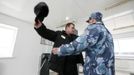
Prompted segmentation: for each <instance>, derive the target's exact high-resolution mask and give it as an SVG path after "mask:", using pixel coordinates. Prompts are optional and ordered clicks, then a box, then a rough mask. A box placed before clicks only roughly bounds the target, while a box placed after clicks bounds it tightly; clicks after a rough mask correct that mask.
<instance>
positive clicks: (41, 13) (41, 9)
mask: <svg viewBox="0 0 134 75" xmlns="http://www.w3.org/2000/svg"><path fill="white" fill-rule="evenodd" d="M34 13H35V15H36V18H35V21H36V22H38V21H37V20H40V21H41V22H42V21H43V20H44V18H45V17H47V15H48V13H49V8H48V5H47V4H46V3H45V2H39V3H38V4H37V5H36V6H35V7H34Z"/></svg>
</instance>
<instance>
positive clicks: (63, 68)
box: [34, 20, 84, 75]
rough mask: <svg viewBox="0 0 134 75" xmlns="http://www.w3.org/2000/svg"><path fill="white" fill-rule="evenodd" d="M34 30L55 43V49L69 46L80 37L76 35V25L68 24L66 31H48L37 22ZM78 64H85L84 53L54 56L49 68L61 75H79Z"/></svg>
mask: <svg viewBox="0 0 134 75" xmlns="http://www.w3.org/2000/svg"><path fill="white" fill-rule="evenodd" d="M34 28H35V30H36V31H37V33H38V34H39V35H40V36H41V37H43V38H45V39H48V40H50V41H52V42H54V45H53V47H60V46H61V45H62V44H68V43H70V42H72V41H73V40H75V39H76V38H77V37H78V36H77V35H75V34H74V31H75V25H74V24H73V23H68V24H66V27H65V31H64V30H63V31H53V30H50V29H47V28H46V26H45V25H44V24H43V23H41V22H40V21H39V20H38V22H35V24H34ZM78 63H81V64H83V63H84V62H83V57H82V53H80V54H78V55H70V56H60V57H59V56H57V55H54V54H52V55H51V59H50V66H49V68H50V69H51V70H53V71H55V72H57V73H58V74H59V75H78V70H77V64H78Z"/></svg>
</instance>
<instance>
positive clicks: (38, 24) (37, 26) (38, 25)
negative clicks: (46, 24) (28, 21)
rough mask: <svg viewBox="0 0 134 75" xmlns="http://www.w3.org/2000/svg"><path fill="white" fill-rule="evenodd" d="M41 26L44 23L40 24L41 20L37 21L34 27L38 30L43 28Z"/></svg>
mask: <svg viewBox="0 0 134 75" xmlns="http://www.w3.org/2000/svg"><path fill="white" fill-rule="evenodd" d="M41 25H42V23H41V22H40V20H37V21H35V24H34V27H35V28H36V29H38V28H40V27H41Z"/></svg>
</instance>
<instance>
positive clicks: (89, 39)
mask: <svg viewBox="0 0 134 75" xmlns="http://www.w3.org/2000/svg"><path fill="white" fill-rule="evenodd" d="M98 38H99V30H98V29H97V28H96V27H91V28H90V27H89V28H87V29H86V30H85V32H84V34H83V35H81V36H79V37H78V38H77V39H76V40H74V41H73V42H71V43H70V44H65V45H62V46H61V47H60V48H59V51H58V55H61V56H65V55H72V54H78V53H80V52H82V51H84V50H87V49H86V48H87V47H88V46H93V45H94V44H96V42H97V41H98Z"/></svg>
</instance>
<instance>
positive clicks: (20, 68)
mask: <svg viewBox="0 0 134 75" xmlns="http://www.w3.org/2000/svg"><path fill="white" fill-rule="evenodd" d="M0 23H4V24H7V25H11V26H15V27H17V28H18V34H17V39H16V43H15V47H14V52H13V58H2V59H0V75H38V68H39V59H40V55H41V53H42V52H45V49H46V48H45V46H43V45H41V44H39V43H40V37H39V35H38V34H37V33H36V31H35V30H34V28H33V24H30V23H26V22H24V21H21V20H18V19H16V18H14V17H10V16H7V15H5V14H2V13H0Z"/></svg>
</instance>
